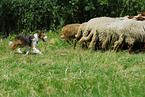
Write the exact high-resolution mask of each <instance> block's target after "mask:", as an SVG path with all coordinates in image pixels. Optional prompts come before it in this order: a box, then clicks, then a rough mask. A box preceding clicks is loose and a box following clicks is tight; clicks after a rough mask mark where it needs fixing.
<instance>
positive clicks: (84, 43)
mask: <svg viewBox="0 0 145 97" xmlns="http://www.w3.org/2000/svg"><path fill="white" fill-rule="evenodd" d="M87 48H88V45H87V42H86V41H84V42H83V45H82V49H87Z"/></svg>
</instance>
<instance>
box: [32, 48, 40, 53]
mask: <svg viewBox="0 0 145 97" xmlns="http://www.w3.org/2000/svg"><path fill="white" fill-rule="evenodd" d="M33 53H38V54H42V53H41V52H40V51H39V50H38V49H36V48H33Z"/></svg>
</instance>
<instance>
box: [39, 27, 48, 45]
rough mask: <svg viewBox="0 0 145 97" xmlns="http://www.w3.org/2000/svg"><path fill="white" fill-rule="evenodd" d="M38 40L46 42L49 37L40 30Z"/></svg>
mask: <svg viewBox="0 0 145 97" xmlns="http://www.w3.org/2000/svg"><path fill="white" fill-rule="evenodd" d="M38 38H39V39H42V40H43V41H44V42H46V41H45V39H47V38H48V37H47V36H45V34H44V33H43V32H42V31H40V30H38Z"/></svg>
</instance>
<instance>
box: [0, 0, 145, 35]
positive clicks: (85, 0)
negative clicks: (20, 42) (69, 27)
mask: <svg viewBox="0 0 145 97" xmlns="http://www.w3.org/2000/svg"><path fill="white" fill-rule="evenodd" d="M144 4H145V1H144V0H138V1H137V0H1V1H0V32H4V33H3V34H5V35H8V34H11V33H12V32H14V33H19V32H22V30H23V29H25V30H27V32H29V31H33V30H36V29H41V28H43V27H46V28H47V29H52V30H56V29H57V28H58V27H59V26H64V25H66V24H70V23H83V22H86V21H88V20H90V19H91V18H94V17H101V16H110V17H119V16H125V15H137V13H136V11H137V10H139V11H144V9H145V6H144ZM1 34H2V33H1Z"/></svg>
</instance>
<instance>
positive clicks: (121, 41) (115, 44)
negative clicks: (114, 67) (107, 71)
mask: <svg viewBox="0 0 145 97" xmlns="http://www.w3.org/2000/svg"><path fill="white" fill-rule="evenodd" d="M123 41H124V38H123V37H120V38H119V40H118V41H116V42H115V43H114V50H116V51H118V48H119V47H120V45H122V44H123Z"/></svg>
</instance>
